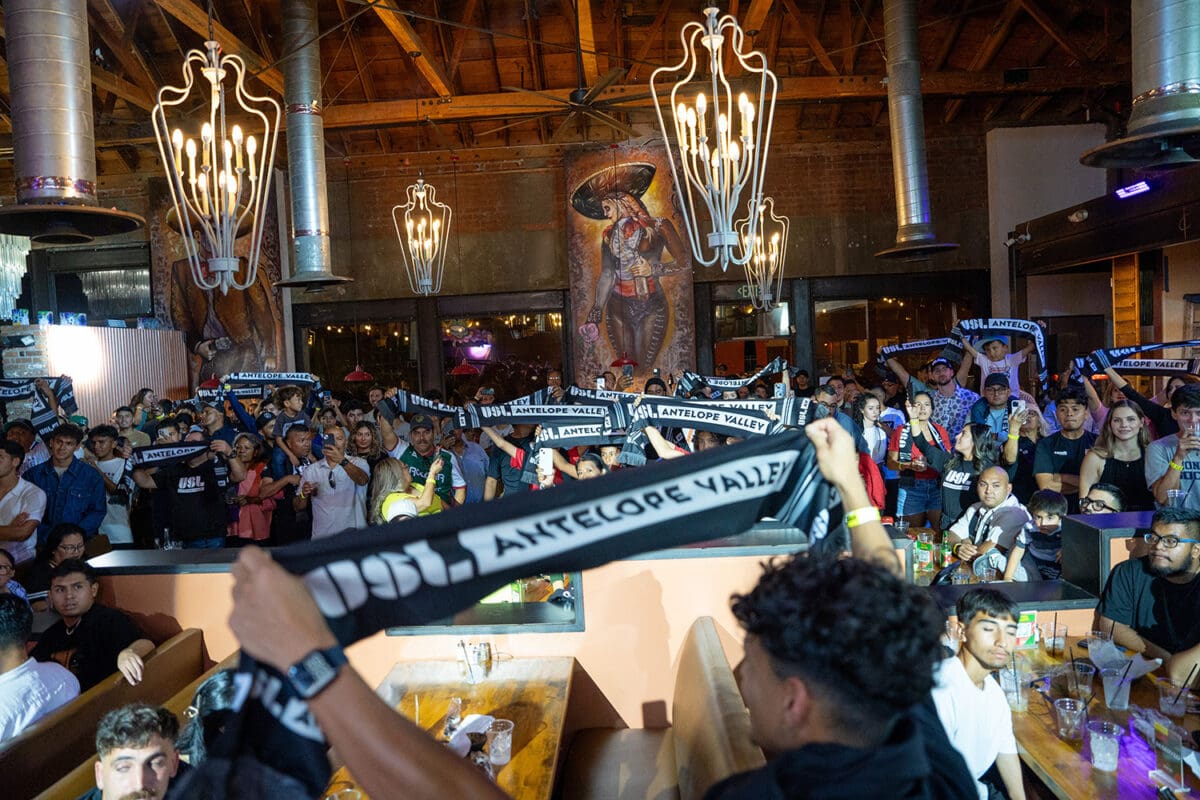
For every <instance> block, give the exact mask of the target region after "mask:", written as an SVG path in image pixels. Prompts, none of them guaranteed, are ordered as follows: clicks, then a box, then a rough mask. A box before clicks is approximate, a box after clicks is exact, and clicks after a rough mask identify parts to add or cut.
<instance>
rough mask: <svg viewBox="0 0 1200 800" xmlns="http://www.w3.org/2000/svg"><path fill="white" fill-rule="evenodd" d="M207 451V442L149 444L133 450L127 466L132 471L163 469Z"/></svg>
mask: <svg viewBox="0 0 1200 800" xmlns="http://www.w3.org/2000/svg"><path fill="white" fill-rule="evenodd" d="M207 449H208V442H180V443H179V444H151V445H146V446H145V447H135V448H133V454H132V455H130V456H129V466H130V467H131V468H133V469H145V468H148V467H165V466H167V465H168V464H178V463H180V462H181V461H187V460H188V459H191V458H195V457H196V456H198V455H200V454H201V453H203V452H204V451H205V450H207Z"/></svg>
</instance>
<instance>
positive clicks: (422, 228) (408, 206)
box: [392, 173, 454, 297]
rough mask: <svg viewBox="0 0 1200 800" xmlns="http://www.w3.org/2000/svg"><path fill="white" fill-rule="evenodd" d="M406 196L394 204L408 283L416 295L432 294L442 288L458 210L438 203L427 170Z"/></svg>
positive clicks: (393, 213)
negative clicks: (449, 242) (451, 223)
mask: <svg viewBox="0 0 1200 800" xmlns="http://www.w3.org/2000/svg"><path fill="white" fill-rule="evenodd" d="M406 196H407V198H408V200H407V202H406V203H404V204H403V205H398V206H393V207H392V222H393V223H394V224H395V226H396V236H397V238H398V239H399V240H400V254H401V256H402V257H403V258H404V271H405V272H406V273H407V274H408V285H409V286H410V287H412V290H413V292H414V293H415V294H420V295H425V296H426V297H428V296H429V295H431V294H437V293H438V292H440V291H441V290H442V276H443V275H444V274H445V262H446V243H447V242H448V241H449V238H450V221H451V219H452V218H453V216H454V211H453V209H451V208H450V206H448V205H446V204H445V203H439V202H438V200H437V190H436V189H435V188H434V187H433V185H432V184H428V183H426V182H425V176H424V174H423V173H422V174H420V175H419V176H418V178H417V182H416V183H414V184H412V185H410V186H409V187H408V189H407V191H406ZM402 220H403V222H402Z"/></svg>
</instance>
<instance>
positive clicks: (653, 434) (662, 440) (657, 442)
mask: <svg viewBox="0 0 1200 800" xmlns="http://www.w3.org/2000/svg"><path fill="white" fill-rule="evenodd" d="M645 430H646V439H647V440H648V441H649V442H650V445H651V446H652V447H653V448H654V452H656V453H658V457H659V458H661V459H663V460H664V461H670V460H671V459H673V458H682V457H683V455H684V454H683V453H681V452H679V449H678V448H676V447H675V445H673V444H671V443H670V442H668V441H667V438H666V437H665V436H663V435H662V431H660V430H659V429H658V428H656V427H655V426H653V425H647V426H646V429H645Z"/></svg>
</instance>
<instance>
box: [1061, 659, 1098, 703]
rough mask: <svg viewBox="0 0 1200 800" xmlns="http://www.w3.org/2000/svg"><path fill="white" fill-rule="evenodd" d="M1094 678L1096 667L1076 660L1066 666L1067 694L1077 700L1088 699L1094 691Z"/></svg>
mask: <svg viewBox="0 0 1200 800" xmlns="http://www.w3.org/2000/svg"><path fill="white" fill-rule="evenodd" d="M1095 679H1096V668H1095V667H1094V666H1092V665H1091V664H1088V663H1085V662H1083V661H1076V662H1073V663H1072V664H1070V665H1068V667H1067V694H1068V695H1070V696H1071V697H1074V698H1077V699H1079V700H1084V701H1086V700H1088V699H1089V698H1090V697H1091V696H1092V694H1093V693H1094V692H1095V690H1096V689H1095V686H1094V685H1093V684H1094V682H1095Z"/></svg>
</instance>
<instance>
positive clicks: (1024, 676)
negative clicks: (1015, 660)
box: [1000, 664, 1033, 712]
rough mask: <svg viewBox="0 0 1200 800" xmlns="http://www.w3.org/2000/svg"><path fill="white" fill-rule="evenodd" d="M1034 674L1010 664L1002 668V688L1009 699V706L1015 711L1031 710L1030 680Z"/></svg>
mask: <svg viewBox="0 0 1200 800" xmlns="http://www.w3.org/2000/svg"><path fill="white" fill-rule="evenodd" d="M1032 678H1033V675H1032V674H1031V673H1029V672H1028V671H1026V670H1023V669H1021V668H1020V666H1016V667H1015V668H1014V666H1013V665H1011V664H1010V665H1009V666H1007V667H1004V668H1003V669H1001V670H1000V688H1001V689H1003V690H1004V696H1005V698H1007V699H1008V707H1009V708H1010V709H1012V710H1013V711H1017V712H1024V711H1028V710H1029V682H1030V681H1031V680H1032Z"/></svg>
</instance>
